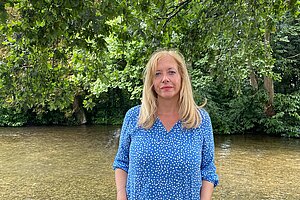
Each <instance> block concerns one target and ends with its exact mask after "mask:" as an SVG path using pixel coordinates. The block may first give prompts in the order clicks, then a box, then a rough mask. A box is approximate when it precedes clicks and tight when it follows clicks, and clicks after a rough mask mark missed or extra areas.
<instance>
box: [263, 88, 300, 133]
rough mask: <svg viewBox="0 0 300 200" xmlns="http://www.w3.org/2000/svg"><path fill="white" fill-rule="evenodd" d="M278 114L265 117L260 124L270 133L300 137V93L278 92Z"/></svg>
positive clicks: (276, 107) (276, 109)
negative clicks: (285, 93) (286, 93)
mask: <svg viewBox="0 0 300 200" xmlns="http://www.w3.org/2000/svg"><path fill="white" fill-rule="evenodd" d="M275 111H276V115H274V116H273V117H271V118H263V119H261V120H260V124H261V125H262V126H263V128H264V129H263V131H264V132H266V133H268V134H279V135H285V136H293V137H300V93H299V92H298V93H294V94H289V95H284V94H277V95H276V98H275Z"/></svg>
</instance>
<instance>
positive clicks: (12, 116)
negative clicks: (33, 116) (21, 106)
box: [0, 108, 29, 126]
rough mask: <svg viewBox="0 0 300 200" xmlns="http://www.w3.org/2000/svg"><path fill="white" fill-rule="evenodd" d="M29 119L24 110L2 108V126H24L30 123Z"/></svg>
mask: <svg viewBox="0 0 300 200" xmlns="http://www.w3.org/2000/svg"><path fill="white" fill-rule="evenodd" d="M28 117H29V116H28V115H27V113H26V112H23V111H22V110H15V109H13V108H10V109H7V108H0V126H23V125H24V124H26V123H27V122H28Z"/></svg>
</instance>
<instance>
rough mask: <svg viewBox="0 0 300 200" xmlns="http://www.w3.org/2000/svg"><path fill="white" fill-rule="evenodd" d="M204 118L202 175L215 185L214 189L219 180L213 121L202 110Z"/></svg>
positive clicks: (203, 178)
mask: <svg viewBox="0 0 300 200" xmlns="http://www.w3.org/2000/svg"><path fill="white" fill-rule="evenodd" d="M200 113H201V116H202V124H201V126H202V127H201V129H202V133H203V147H202V163H201V175H202V180H206V181H209V182H211V183H213V184H214V187H215V186H217V185H218V183H219V178H218V175H217V173H216V166H215V163H214V151H215V150H214V137H213V130H212V125H211V120H210V117H209V115H208V113H207V112H206V111H205V110H203V109H201V110H200Z"/></svg>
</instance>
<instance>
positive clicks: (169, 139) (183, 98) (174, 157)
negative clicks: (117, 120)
mask: <svg viewBox="0 0 300 200" xmlns="http://www.w3.org/2000/svg"><path fill="white" fill-rule="evenodd" d="M113 167H114V169H115V176H116V187H117V199H118V200H123V199H128V200H132V199H134V200H146V199H162V200H168V199H184V200H186V199H187V200H194V199H195V200H196V199H197V200H199V199H200V198H201V200H207V199H211V197H212V193H213V188H214V186H216V185H217V184H218V176H217V174H216V167H215V165H214V141H213V133H212V126H211V122H210V118H209V115H208V113H207V112H206V111H205V110H204V109H202V108H198V107H197V106H196V104H195V101H194V99H193V95H192V86H191V82H190V79H189V75H188V71H187V68H186V65H185V62H184V59H183V56H182V55H181V54H180V53H177V52H176V51H169V50H161V51H157V52H155V53H154V54H153V55H152V56H151V58H150V60H149V61H148V63H147V66H146V69H145V79H144V88H143V96H142V104H141V106H136V107H133V108H131V109H130V110H129V111H128V112H127V113H126V116H125V119H124V122H123V126H122V131H121V137H120V143H119V149H118V152H117V155H116V158H115V161H114V164H113Z"/></svg>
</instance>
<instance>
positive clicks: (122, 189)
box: [115, 169, 127, 200]
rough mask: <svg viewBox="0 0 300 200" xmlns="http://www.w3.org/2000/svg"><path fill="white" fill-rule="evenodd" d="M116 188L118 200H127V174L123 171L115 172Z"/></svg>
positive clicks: (117, 170)
mask: <svg viewBox="0 0 300 200" xmlns="http://www.w3.org/2000/svg"><path fill="white" fill-rule="evenodd" d="M115 178H116V187H117V200H127V194H126V182H127V172H125V171H124V170H122V169H116V170H115Z"/></svg>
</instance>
